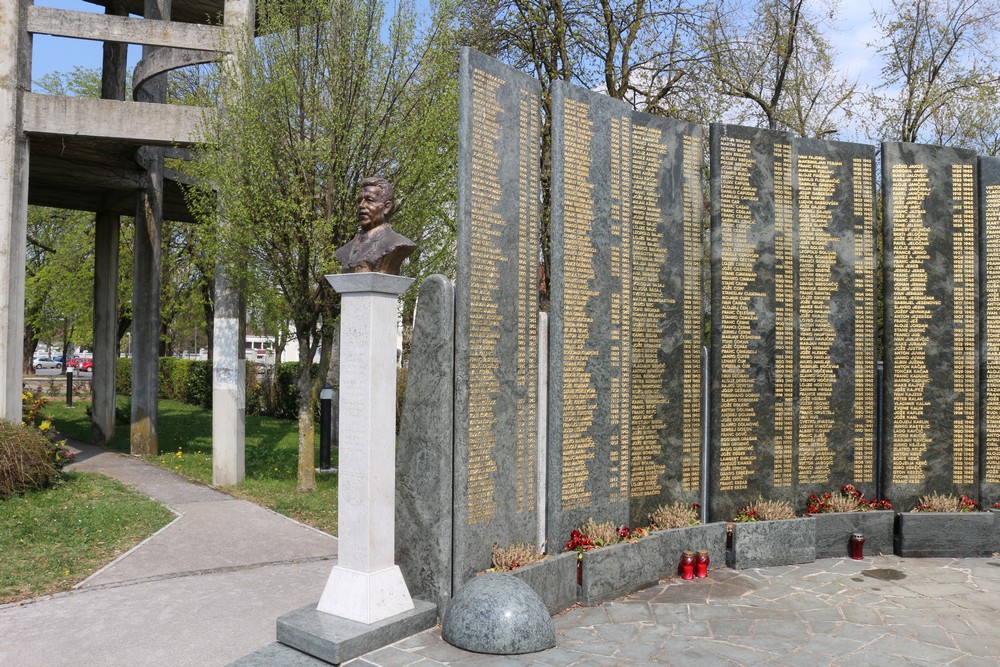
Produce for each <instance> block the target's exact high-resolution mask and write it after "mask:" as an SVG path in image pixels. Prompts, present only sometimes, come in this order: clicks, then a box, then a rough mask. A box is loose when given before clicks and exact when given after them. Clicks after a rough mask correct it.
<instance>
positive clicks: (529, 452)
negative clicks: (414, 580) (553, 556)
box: [516, 94, 541, 512]
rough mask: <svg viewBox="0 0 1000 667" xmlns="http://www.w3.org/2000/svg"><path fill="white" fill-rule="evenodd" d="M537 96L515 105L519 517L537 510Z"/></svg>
mask: <svg viewBox="0 0 1000 667" xmlns="http://www.w3.org/2000/svg"><path fill="white" fill-rule="evenodd" d="M540 102H541V101H540V99H539V96H538V95H537V94H531V95H526V96H525V97H523V98H522V99H521V101H520V103H519V106H518V128H519V134H518V155H519V156H520V161H521V163H520V165H519V167H518V180H519V183H518V193H519V197H518V208H519V210H518V226H517V229H518V240H517V256H518V262H517V263H518V271H517V275H518V277H519V280H520V290H519V294H518V304H519V305H518V313H517V328H518V333H517V356H518V360H517V386H518V392H517V394H518V396H519V397H523V398H521V399H520V400H519V401H518V406H517V420H518V423H517V502H516V507H517V511H518V512H524V511H527V510H532V509H534V508H535V490H536V487H537V485H536V482H535V476H536V467H537V449H538V400H537V397H536V392H537V387H538V286H537V285H538V250H537V248H538V225H539V222H538V220H539V214H540V210H539V203H538V201H539V192H538V189H539V181H538V164H539V161H538V160H539V148H538V136H539V120H538V110H539V109H540V107H541V104H540Z"/></svg>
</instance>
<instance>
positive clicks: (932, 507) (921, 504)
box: [913, 491, 979, 512]
mask: <svg viewBox="0 0 1000 667" xmlns="http://www.w3.org/2000/svg"><path fill="white" fill-rule="evenodd" d="M913 511H914V512H978V511H979V505H977V504H976V501H975V500H973V499H972V498H969V497H968V496H958V497H957V498H956V497H955V495H954V494H945V493H938V492H937V491H934V492H932V493H928V494H927V495H926V496H921V497H920V500H919V501H917V506H916V507H914V508H913Z"/></svg>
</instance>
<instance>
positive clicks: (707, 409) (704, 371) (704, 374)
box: [700, 347, 712, 523]
mask: <svg viewBox="0 0 1000 667" xmlns="http://www.w3.org/2000/svg"><path fill="white" fill-rule="evenodd" d="M701 386H702V397H701V424H702V426H701V498H700V500H701V522H702V523H708V513H709V507H708V502H709V497H708V489H709V482H710V481H711V480H710V479H709V475H710V474H711V472H710V471H711V467H710V465H709V457H710V456H711V455H712V450H711V442H710V439H711V433H710V431H709V430H708V429H709V423H710V421H711V420H710V418H709V417H710V415H711V409H712V402H711V401H712V374H711V370H710V369H709V350H708V348H707V347H702V348H701Z"/></svg>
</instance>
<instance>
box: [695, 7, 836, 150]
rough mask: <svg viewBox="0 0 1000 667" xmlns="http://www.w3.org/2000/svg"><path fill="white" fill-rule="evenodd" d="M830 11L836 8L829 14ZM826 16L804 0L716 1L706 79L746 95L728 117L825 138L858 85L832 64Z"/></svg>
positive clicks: (726, 91)
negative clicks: (813, 12) (811, 10)
mask: <svg viewBox="0 0 1000 667" xmlns="http://www.w3.org/2000/svg"><path fill="white" fill-rule="evenodd" d="M831 14H832V12H831ZM821 27H822V19H821V17H818V16H813V15H810V14H809V13H808V12H807V11H806V7H805V0H766V1H764V2H745V1H744V0H718V1H717V2H716V3H715V5H714V7H713V9H712V18H711V20H710V21H709V22H708V24H707V26H706V28H705V31H704V48H705V50H706V52H707V57H708V69H707V72H706V79H707V80H710V81H712V82H713V83H714V84H715V85H716V86H718V92H719V93H721V94H722V95H723V96H725V97H728V98H729V99H730V100H733V99H736V100H743V101H745V105H744V106H742V107H739V108H738V109H736V110H735V111H736V114H735V117H732V116H731V118H730V122H755V123H756V124H757V125H758V126H760V127H766V128H769V129H772V130H777V129H781V130H790V131H793V132H795V133H797V134H801V135H803V136H811V137H825V136H829V135H832V134H835V133H836V132H837V127H836V125H835V123H834V119H835V117H836V116H837V114H838V113H839V112H840V111H843V110H844V109H845V108H846V106H847V105H848V104H849V102H850V99H851V97H852V95H853V92H854V89H855V86H854V84H851V83H850V82H848V81H847V80H845V79H844V78H842V77H840V76H839V75H837V74H836V72H835V70H834V69H833V68H832V64H833V54H832V49H831V47H830V45H829V43H828V42H827V41H826V39H825V38H824V37H823V34H822V32H821Z"/></svg>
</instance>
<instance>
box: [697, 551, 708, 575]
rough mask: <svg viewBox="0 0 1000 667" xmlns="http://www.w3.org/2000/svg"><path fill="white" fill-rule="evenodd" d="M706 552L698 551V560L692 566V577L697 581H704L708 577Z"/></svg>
mask: <svg viewBox="0 0 1000 667" xmlns="http://www.w3.org/2000/svg"><path fill="white" fill-rule="evenodd" d="M708 563H709V558H708V552H707V551H699V552H698V558H697V559H696V560H695V564H694V575H695V576H696V577H698V578H699V579H704V578H705V577H707V576H708Z"/></svg>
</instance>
